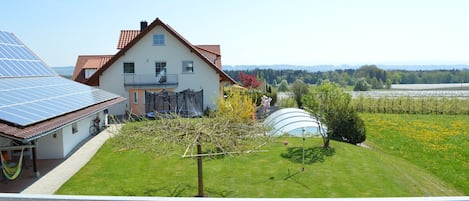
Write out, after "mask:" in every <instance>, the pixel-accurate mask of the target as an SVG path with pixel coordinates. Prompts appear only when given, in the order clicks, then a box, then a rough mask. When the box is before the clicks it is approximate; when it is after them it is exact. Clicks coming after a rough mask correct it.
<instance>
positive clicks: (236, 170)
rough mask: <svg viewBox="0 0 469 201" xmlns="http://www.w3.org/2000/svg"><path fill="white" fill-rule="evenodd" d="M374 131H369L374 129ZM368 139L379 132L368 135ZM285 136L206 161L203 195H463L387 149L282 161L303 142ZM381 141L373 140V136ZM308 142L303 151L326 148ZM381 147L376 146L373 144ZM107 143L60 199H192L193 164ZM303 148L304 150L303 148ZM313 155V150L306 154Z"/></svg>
mask: <svg viewBox="0 0 469 201" xmlns="http://www.w3.org/2000/svg"><path fill="white" fill-rule="evenodd" d="M370 130H372V129H370ZM370 135H374V134H373V133H370ZM285 139H287V138H284V137H280V138H277V139H275V140H274V141H273V142H271V143H269V144H267V145H266V146H264V147H263V149H265V150H268V152H257V153H252V154H247V155H243V156H241V157H236V158H233V157H225V158H221V159H206V160H204V164H203V165H204V182H205V183H204V184H205V192H206V194H207V195H208V196H209V197H280V198H282V197H390V196H445V195H453V196H454V195H463V192H462V191H460V190H458V189H456V188H454V187H453V186H452V185H451V184H448V183H447V182H444V181H442V180H440V179H439V178H437V177H435V176H433V175H432V174H430V173H429V172H428V171H426V170H424V169H422V168H420V167H418V166H417V165H413V164H411V163H408V162H407V161H406V160H403V159H401V158H400V156H398V155H391V154H387V153H386V152H385V151H383V150H386V149H384V148H383V149H371V150H370V149H366V148H363V147H358V146H353V145H350V144H345V143H339V142H335V141H333V142H331V146H332V147H333V148H334V154H333V155H332V156H324V160H323V162H319V161H318V162H315V163H312V164H309V165H305V171H304V172H302V171H301V169H302V164H301V163H295V162H292V161H290V160H289V159H288V158H284V157H282V154H286V153H287V150H288V148H302V140H301V138H288V140H289V144H288V145H287V146H285V145H283V141H284V140H285ZM370 139H371V140H376V137H371V136H370ZM321 143H322V140H321V139H317V138H316V139H310V138H308V139H307V140H306V147H307V148H309V149H315V147H319V146H321ZM377 144H379V143H378V142H376V143H372V146H375V145H377ZM113 146H115V145H113V144H112V143H110V142H106V143H105V145H104V146H103V147H102V148H101V149H100V150H99V151H98V153H97V155H96V156H95V157H94V158H93V159H92V160H91V161H90V162H89V163H88V164H87V165H86V166H85V167H84V168H82V169H81V170H80V171H79V172H78V173H77V174H76V175H75V176H74V177H72V178H71V179H70V180H69V181H68V182H67V183H66V184H64V185H63V186H62V187H61V188H60V189H59V191H58V192H57V194H78V195H132V196H133V195H136V196H189V197H191V196H194V195H196V194H197V166H196V160H195V159H187V158H186V159H183V158H181V157H178V155H181V154H182V153H179V150H178V153H176V154H175V155H173V156H161V157H159V156H157V155H156V154H155V153H151V152H145V153H144V152H141V151H137V150H126V151H118V152H117V151H115V150H116V149H115V148H114V147H113ZM300 150H301V149H300ZM308 153H309V152H308Z"/></svg>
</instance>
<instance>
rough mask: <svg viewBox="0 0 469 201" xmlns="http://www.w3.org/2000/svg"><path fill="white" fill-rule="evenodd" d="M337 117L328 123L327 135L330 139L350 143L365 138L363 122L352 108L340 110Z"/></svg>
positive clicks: (362, 140)
mask: <svg viewBox="0 0 469 201" xmlns="http://www.w3.org/2000/svg"><path fill="white" fill-rule="evenodd" d="M340 113H341V114H340V117H339V118H333V119H332V121H331V122H330V123H329V124H330V126H331V127H328V129H329V131H330V132H328V135H330V136H331V139H333V140H337V141H342V142H347V143H350V144H355V145H356V144H359V143H362V142H364V141H365V140H366V130H365V123H364V122H363V120H362V119H361V118H360V117H359V116H358V114H357V112H355V111H354V110H352V108H346V110H345V111H340Z"/></svg>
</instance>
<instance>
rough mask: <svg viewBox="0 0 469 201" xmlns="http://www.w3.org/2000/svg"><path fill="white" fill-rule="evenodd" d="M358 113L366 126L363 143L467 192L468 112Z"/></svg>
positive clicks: (468, 187)
mask: <svg viewBox="0 0 469 201" xmlns="http://www.w3.org/2000/svg"><path fill="white" fill-rule="evenodd" d="M360 116H361V117H362V118H363V120H364V121H365V126H366V129H367V141H366V142H365V143H366V144H368V145H370V146H371V147H372V148H374V149H378V150H382V151H385V152H388V153H391V154H393V155H396V156H399V157H402V158H404V159H406V160H408V161H410V162H412V163H414V164H416V165H418V166H421V167H423V168H425V169H426V170H428V171H429V172H431V173H433V174H435V175H436V176H438V177H440V178H441V179H443V180H445V181H446V182H448V183H451V184H453V185H454V186H456V187H457V188H459V189H461V190H462V191H464V193H465V194H466V195H469V116H467V115H415V114H376V113H375V114H369V113H363V114H360Z"/></svg>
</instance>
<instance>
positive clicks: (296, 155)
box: [280, 147, 335, 165]
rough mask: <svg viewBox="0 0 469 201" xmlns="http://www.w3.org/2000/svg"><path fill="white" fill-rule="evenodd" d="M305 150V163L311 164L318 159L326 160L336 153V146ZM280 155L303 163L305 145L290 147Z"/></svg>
mask: <svg viewBox="0 0 469 201" xmlns="http://www.w3.org/2000/svg"><path fill="white" fill-rule="evenodd" d="M304 152H305V158H304V163H305V164H308V165H309V164H313V163H315V162H318V161H319V162H324V160H325V157H326V156H332V155H334V153H335V150H334V148H327V149H324V148H323V147H309V148H305V149H304ZM280 156H282V157H283V158H286V159H289V160H290V161H291V162H294V163H303V147H289V148H287V152H285V153H281V154H280Z"/></svg>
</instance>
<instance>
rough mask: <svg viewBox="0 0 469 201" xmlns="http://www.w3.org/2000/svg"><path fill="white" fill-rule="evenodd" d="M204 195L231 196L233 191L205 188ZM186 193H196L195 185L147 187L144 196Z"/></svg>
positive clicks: (170, 195)
mask: <svg viewBox="0 0 469 201" xmlns="http://www.w3.org/2000/svg"><path fill="white" fill-rule="evenodd" d="M205 193H206V196H207V197H209V196H210V195H212V196H217V197H232V196H233V195H234V191H227V190H223V191H221V192H218V191H215V190H213V189H205ZM126 194H127V195H128V196H135V195H134V194H132V193H128V192H127V193H126ZM187 194H189V195H190V194H194V196H195V195H196V194H197V186H193V185H189V184H177V185H172V186H164V187H161V188H148V189H146V191H145V192H144V195H145V196H167V197H187Z"/></svg>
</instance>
